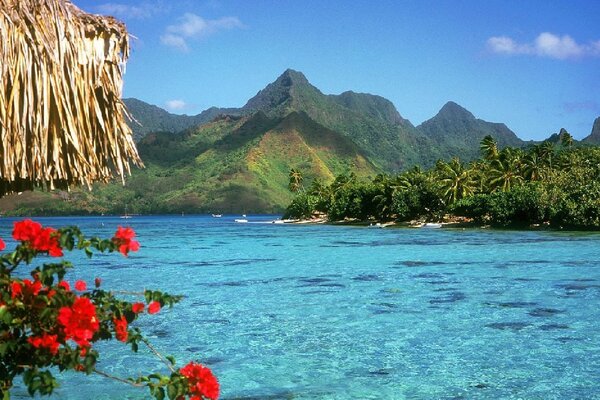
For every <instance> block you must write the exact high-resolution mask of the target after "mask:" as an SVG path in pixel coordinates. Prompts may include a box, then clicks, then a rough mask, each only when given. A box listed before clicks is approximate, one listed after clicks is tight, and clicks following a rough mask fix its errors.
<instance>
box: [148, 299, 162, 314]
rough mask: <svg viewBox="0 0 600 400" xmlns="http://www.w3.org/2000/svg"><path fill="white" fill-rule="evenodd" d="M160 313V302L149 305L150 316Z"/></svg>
mask: <svg viewBox="0 0 600 400" xmlns="http://www.w3.org/2000/svg"><path fill="white" fill-rule="evenodd" d="M159 311H160V303H159V302H158V301H153V302H152V303H150V304H148V314H156V313H157V312H159Z"/></svg>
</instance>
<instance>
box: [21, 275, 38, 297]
mask: <svg viewBox="0 0 600 400" xmlns="http://www.w3.org/2000/svg"><path fill="white" fill-rule="evenodd" d="M23 284H24V285H25V288H24V291H25V295H29V296H37V295H38V293H40V290H41V289H42V282H40V281H38V280H36V281H33V282H31V280H29V279H24V280H23Z"/></svg>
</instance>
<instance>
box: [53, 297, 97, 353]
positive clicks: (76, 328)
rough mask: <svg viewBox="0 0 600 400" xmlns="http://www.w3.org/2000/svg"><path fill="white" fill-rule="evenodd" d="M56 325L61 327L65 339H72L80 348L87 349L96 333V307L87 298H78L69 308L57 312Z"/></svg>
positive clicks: (62, 308)
mask: <svg viewBox="0 0 600 400" xmlns="http://www.w3.org/2000/svg"><path fill="white" fill-rule="evenodd" d="M57 320H58V323H59V324H60V325H62V327H63V331H64V333H65V339H66V340H69V339H72V340H73V341H74V342H75V343H77V344H78V345H79V346H81V347H88V346H89V345H90V343H89V340H90V339H91V338H92V337H93V336H94V333H96V332H97V331H98V328H99V327H100V324H99V322H98V318H97V317H96V306H94V304H92V302H91V301H90V299H88V298H87V297H78V298H76V299H75V301H74V302H73V305H72V306H71V307H61V308H60V310H58V318H57Z"/></svg>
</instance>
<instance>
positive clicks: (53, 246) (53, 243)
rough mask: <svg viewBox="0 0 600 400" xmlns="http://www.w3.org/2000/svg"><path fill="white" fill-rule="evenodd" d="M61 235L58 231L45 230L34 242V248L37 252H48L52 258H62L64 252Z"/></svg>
mask: <svg viewBox="0 0 600 400" xmlns="http://www.w3.org/2000/svg"><path fill="white" fill-rule="evenodd" d="M59 239H60V234H59V233H58V231H57V230H56V229H53V228H43V229H42V230H41V231H40V233H39V235H38V236H37V237H36V238H35V239H34V240H33V242H32V246H33V248H34V249H35V250H37V251H47V252H48V254H49V255H50V256H51V257H62V256H63V252H62V249H61V248H60V244H59Z"/></svg>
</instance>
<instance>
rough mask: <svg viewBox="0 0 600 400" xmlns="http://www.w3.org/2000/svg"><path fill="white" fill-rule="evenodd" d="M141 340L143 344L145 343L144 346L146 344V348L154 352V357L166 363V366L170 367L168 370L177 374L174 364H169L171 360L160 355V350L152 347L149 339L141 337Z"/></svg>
mask: <svg viewBox="0 0 600 400" xmlns="http://www.w3.org/2000/svg"><path fill="white" fill-rule="evenodd" d="M140 340H141V341H142V342H144V344H145V345H146V346H148V348H149V349H150V351H152V352H153V353H154V355H155V356H156V357H158V358H159V359H160V361H162V362H163V363H164V364H165V365H166V366H167V367H168V368H169V369H170V370H171V372H175V367H173V364H171V363H170V362H169V360H167V359H166V358H165V356H163V355H162V354H160V353H159V352H158V350H156V349H155V348H154V346H152V345H151V344H150V342H149V341H148V339H146V338H144V337H141V338H140Z"/></svg>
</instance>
